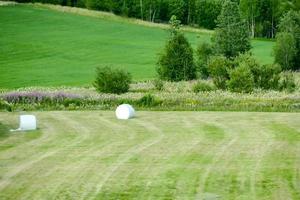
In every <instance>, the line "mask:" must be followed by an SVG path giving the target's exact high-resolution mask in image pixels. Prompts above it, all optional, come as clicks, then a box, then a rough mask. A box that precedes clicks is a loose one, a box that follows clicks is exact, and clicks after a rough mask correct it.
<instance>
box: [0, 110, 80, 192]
mask: <svg viewBox="0 0 300 200" xmlns="http://www.w3.org/2000/svg"><path fill="white" fill-rule="evenodd" d="M53 115H54V113H50V117H52V119H56V118H57V117H58V115H57V113H56V115H55V116H53ZM59 119H60V120H57V121H62V122H64V125H69V126H70V127H72V126H77V125H76V124H74V123H70V122H69V121H70V120H69V119H68V118H66V117H65V116H64V115H62V114H61V113H60V115H59ZM46 127H47V129H45V131H48V132H49V134H51V133H52V132H55V131H56V130H55V129H54V128H53V127H55V125H52V126H51V125H49V123H48V125H46ZM80 136H81V135H80ZM77 139H78V140H75V141H73V142H72V143H70V144H68V145H67V146H65V145H62V146H61V147H60V148H56V149H55V150H52V151H49V152H47V153H40V154H39V155H34V156H32V157H35V158H33V159H30V160H29V161H28V162H26V163H23V164H22V165H18V166H17V167H16V168H14V169H13V170H11V171H9V172H8V173H6V174H5V175H4V176H3V177H2V179H1V180H0V191H1V190H3V189H4V188H5V187H6V186H8V185H9V184H10V183H13V180H12V178H13V177H15V176H16V175H18V174H20V173H21V172H23V171H25V170H27V169H30V167H31V166H32V165H34V164H36V163H38V162H40V161H42V160H44V159H46V158H48V157H51V156H53V155H55V154H56V153H58V152H59V151H61V150H63V149H64V148H66V147H71V146H73V145H76V144H79V143H80V142H81V141H82V140H83V139H84V137H82V136H81V137H79V138H77ZM64 144H65V143H64Z"/></svg>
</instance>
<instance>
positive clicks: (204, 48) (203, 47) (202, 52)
mask: <svg viewBox="0 0 300 200" xmlns="http://www.w3.org/2000/svg"><path fill="white" fill-rule="evenodd" d="M212 55H213V47H212V46H211V45H210V44H208V43H205V42H204V43H201V44H199V46H198V48H197V51H196V56H197V70H198V71H199V73H200V77H201V78H207V77H208V76H209V72H208V61H209V58H210V57H211V56H212Z"/></svg>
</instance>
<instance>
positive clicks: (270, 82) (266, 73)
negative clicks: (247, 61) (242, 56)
mask: <svg viewBox="0 0 300 200" xmlns="http://www.w3.org/2000/svg"><path fill="white" fill-rule="evenodd" d="M257 73H258V75H257V76H255V78H254V79H255V85H256V87H258V88H262V89H265V90H270V89H273V90H277V89H278V85H279V79H280V73H281V67H280V66H279V65H277V64H273V65H272V64H270V65H261V66H260V68H259V69H258V71H257ZM252 74H253V72H252Z"/></svg>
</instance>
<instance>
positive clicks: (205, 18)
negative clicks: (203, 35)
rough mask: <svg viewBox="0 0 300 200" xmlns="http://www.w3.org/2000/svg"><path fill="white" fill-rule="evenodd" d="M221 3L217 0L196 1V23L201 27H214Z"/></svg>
mask: <svg viewBox="0 0 300 200" xmlns="http://www.w3.org/2000/svg"><path fill="white" fill-rule="evenodd" d="M221 8H222V4H221V1H218V0H211V1H207V0H198V1H196V23H197V24H198V25H199V26H200V27H203V28H207V29H214V28H215V27H216V19H217V17H218V15H219V14H220V12H221Z"/></svg>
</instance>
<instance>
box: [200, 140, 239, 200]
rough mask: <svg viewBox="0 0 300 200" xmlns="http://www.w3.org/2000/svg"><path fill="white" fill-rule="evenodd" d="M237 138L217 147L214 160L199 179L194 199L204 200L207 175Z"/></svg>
mask: <svg viewBox="0 0 300 200" xmlns="http://www.w3.org/2000/svg"><path fill="white" fill-rule="evenodd" d="M237 140H238V138H237V137H235V138H233V139H231V140H229V141H227V142H226V141H224V142H222V143H221V144H220V145H219V146H220V147H217V148H216V150H218V151H216V152H215V156H214V159H213V161H212V163H211V164H210V165H209V166H208V167H207V168H206V170H205V172H204V174H203V176H202V177H201V179H200V181H199V182H200V184H199V186H198V191H197V193H196V197H195V199H203V200H204V199H205V198H204V190H205V184H206V180H207V178H208V176H209V174H210V173H211V171H212V169H213V167H214V166H215V165H216V163H217V162H218V161H219V160H220V159H221V158H222V156H223V155H224V154H225V153H226V152H227V151H228V149H229V148H230V147H231V146H232V145H233V144H235V143H236V142H237Z"/></svg>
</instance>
